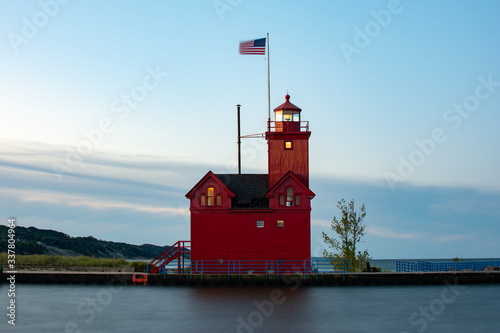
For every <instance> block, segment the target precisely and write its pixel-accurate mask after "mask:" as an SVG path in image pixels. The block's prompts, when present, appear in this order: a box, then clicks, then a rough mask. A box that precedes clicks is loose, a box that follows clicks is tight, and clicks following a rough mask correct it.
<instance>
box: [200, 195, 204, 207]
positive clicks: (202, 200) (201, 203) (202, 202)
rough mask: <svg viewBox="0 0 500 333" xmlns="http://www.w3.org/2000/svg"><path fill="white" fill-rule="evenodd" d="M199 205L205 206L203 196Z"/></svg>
mask: <svg viewBox="0 0 500 333" xmlns="http://www.w3.org/2000/svg"><path fill="white" fill-rule="evenodd" d="M200 205H201V206H205V196H204V195H201V196H200Z"/></svg>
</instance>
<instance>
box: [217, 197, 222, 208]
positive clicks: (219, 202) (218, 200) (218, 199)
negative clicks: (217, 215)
mask: <svg viewBox="0 0 500 333" xmlns="http://www.w3.org/2000/svg"><path fill="white" fill-rule="evenodd" d="M216 199H217V200H216V201H217V202H216V204H217V206H222V195H220V194H219V195H217V197H216Z"/></svg>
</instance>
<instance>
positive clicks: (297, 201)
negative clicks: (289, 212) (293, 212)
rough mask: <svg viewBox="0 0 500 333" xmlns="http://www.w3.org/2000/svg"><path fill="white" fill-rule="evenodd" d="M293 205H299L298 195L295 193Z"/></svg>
mask: <svg viewBox="0 0 500 333" xmlns="http://www.w3.org/2000/svg"><path fill="white" fill-rule="evenodd" d="M295 206H300V195H298V194H296V195H295Z"/></svg>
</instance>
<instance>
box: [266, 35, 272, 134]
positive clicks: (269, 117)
mask: <svg viewBox="0 0 500 333" xmlns="http://www.w3.org/2000/svg"><path fill="white" fill-rule="evenodd" d="M266 44H267V124H268V125H267V130H268V131H271V84H270V82H271V76H270V74H269V32H268V33H267V43H266Z"/></svg>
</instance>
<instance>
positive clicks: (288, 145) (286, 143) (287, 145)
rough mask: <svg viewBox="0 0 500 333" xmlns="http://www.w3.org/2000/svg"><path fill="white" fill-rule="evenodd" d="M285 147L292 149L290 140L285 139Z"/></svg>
mask: <svg viewBox="0 0 500 333" xmlns="http://www.w3.org/2000/svg"><path fill="white" fill-rule="evenodd" d="M285 149H292V141H285Z"/></svg>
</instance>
